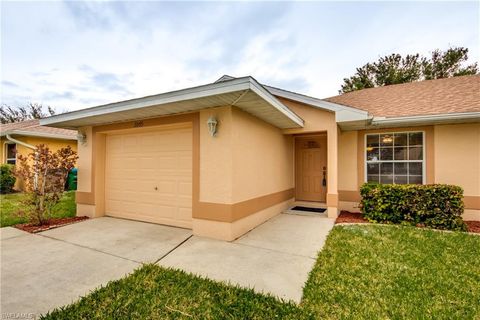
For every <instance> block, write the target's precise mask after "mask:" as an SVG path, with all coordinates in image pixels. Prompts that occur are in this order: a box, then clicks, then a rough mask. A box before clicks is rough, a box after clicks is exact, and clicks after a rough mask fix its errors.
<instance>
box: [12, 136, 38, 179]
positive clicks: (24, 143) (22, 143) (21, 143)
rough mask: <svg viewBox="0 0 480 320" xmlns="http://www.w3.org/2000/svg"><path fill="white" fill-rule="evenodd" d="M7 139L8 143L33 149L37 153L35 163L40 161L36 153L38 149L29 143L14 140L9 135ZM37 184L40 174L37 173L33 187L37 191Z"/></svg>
mask: <svg viewBox="0 0 480 320" xmlns="http://www.w3.org/2000/svg"><path fill="white" fill-rule="evenodd" d="M5 137H6V138H7V140H8V141H12V142H15V143H17V144H20V145H22V146H24V147H27V148H29V149H32V150H33V151H34V152H35V162H37V161H38V154H37V152H36V150H37V147H35V146H32V145H31V144H28V143H26V142H23V141H20V140H17V139H14V138H12V137H11V136H10V134H8V133H7V134H6V135H5ZM37 184H38V173H35V177H34V179H33V186H34V188H35V189H37Z"/></svg>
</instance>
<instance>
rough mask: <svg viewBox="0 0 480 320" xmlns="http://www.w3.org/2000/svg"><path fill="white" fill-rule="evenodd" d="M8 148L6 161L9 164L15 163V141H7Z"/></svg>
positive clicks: (6, 146) (6, 147)
mask: <svg viewBox="0 0 480 320" xmlns="http://www.w3.org/2000/svg"><path fill="white" fill-rule="evenodd" d="M5 149H6V152H5V153H6V155H7V157H6V159H5V160H6V162H7V163H8V164H15V163H16V162H17V145H16V144H15V143H7V144H6V145H5Z"/></svg>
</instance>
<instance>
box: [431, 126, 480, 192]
mask: <svg viewBox="0 0 480 320" xmlns="http://www.w3.org/2000/svg"><path fill="white" fill-rule="evenodd" d="M435 182H436V183H448V184H455V185H459V186H461V187H462V188H463V189H464V193H465V196H480V124H479V123H473V124H458V125H438V126H435Z"/></svg>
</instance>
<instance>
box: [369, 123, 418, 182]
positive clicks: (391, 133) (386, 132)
mask: <svg viewBox="0 0 480 320" xmlns="http://www.w3.org/2000/svg"><path fill="white" fill-rule="evenodd" d="M415 132H421V133H422V160H386V161H378V160H377V161H368V160H367V136H368V135H374V134H375V135H377V134H378V135H382V134H389V135H392V136H393V135H394V134H398V133H415ZM425 136H426V132H425V131H424V130H410V131H381V132H371V133H365V135H364V137H363V138H364V139H363V140H364V141H363V164H364V172H363V177H364V179H363V180H364V182H365V183H366V182H368V175H367V169H368V164H369V163H382V162H391V163H396V162H397V163H398V162H400V163H410V162H417V163H418V162H421V163H422V184H426V173H427V170H426V167H427V165H426V164H427V161H426V158H425V154H426V152H425V151H426V145H425V141H426V139H425ZM407 137H408V135H407ZM407 147H408V145H407ZM392 184H395V179H394V182H393V183H392Z"/></svg>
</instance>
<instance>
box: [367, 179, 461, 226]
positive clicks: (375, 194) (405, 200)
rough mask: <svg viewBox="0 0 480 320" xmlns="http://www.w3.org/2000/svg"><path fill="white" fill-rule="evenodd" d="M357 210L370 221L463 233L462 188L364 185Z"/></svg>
mask: <svg viewBox="0 0 480 320" xmlns="http://www.w3.org/2000/svg"><path fill="white" fill-rule="evenodd" d="M360 193H361V195H362V200H361V202H360V208H361V210H362V213H363V216H364V217H365V218H366V219H367V220H369V221H370V222H382V223H401V224H409V225H421V226H427V227H432V228H436V229H449V230H461V231H465V230H466V225H465V223H464V222H463V219H462V217H461V215H462V213H463V200H462V199H463V189H462V188H461V187H458V186H453V185H446V184H432V185H413V184H407V185H399V184H371V183H370V184H368V183H366V184H364V185H363V186H362V187H361V189H360Z"/></svg>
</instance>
